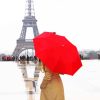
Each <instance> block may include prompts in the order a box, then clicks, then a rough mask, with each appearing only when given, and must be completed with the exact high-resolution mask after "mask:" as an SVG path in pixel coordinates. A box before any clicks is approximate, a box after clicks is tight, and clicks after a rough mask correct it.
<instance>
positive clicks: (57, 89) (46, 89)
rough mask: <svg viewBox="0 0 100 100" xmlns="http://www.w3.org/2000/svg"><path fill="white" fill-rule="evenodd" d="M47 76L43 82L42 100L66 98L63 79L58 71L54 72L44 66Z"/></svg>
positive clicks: (62, 99)
mask: <svg viewBox="0 0 100 100" xmlns="http://www.w3.org/2000/svg"><path fill="white" fill-rule="evenodd" d="M44 72H45V76H44V78H43V81H42V83H41V86H40V88H41V95H40V100H65V99H64V89H63V84H62V80H61V78H60V76H59V74H57V73H52V72H51V71H50V70H49V69H47V67H45V66H44Z"/></svg>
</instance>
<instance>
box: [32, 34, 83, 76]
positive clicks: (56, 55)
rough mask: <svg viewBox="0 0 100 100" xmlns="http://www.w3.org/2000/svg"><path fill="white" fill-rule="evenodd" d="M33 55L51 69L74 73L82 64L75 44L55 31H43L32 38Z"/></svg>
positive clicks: (57, 71)
mask: <svg viewBox="0 0 100 100" xmlns="http://www.w3.org/2000/svg"><path fill="white" fill-rule="evenodd" d="M33 43H34V48H35V55H36V56H37V57H38V58H39V59H40V60H41V61H42V62H43V63H44V64H45V65H46V66H47V67H48V68H49V69H50V70H51V71H52V72H55V73H60V74H69V75H74V74H75V72H76V71H77V70H78V69H79V68H80V67H81V66H82V63H81V59H80V56H79V53H78V50H77V48H76V46H74V45H73V44H72V43H71V42H70V41H69V40H68V39H66V38H65V37H64V36H60V35H56V34H55V32H43V33H42V34H40V35H38V36H37V37H35V38H34V39H33Z"/></svg>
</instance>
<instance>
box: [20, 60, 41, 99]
mask: <svg viewBox="0 0 100 100" xmlns="http://www.w3.org/2000/svg"><path fill="white" fill-rule="evenodd" d="M18 66H19V68H20V69H21V73H22V77H23V79H24V82H25V87H26V92H27V94H28V100H35V99H34V96H33V94H34V93H35V92H36V91H37V87H36V86H37V84H36V82H37V81H38V78H39V72H40V68H39V67H38V61H37V63H34V62H33V61H30V62H29V63H27V60H23V61H21V63H20V62H19V63H18Z"/></svg>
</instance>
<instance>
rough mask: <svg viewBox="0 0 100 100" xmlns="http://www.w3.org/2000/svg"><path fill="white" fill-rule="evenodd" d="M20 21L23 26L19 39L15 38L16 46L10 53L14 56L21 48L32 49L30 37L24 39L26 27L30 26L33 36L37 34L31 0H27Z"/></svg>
mask: <svg viewBox="0 0 100 100" xmlns="http://www.w3.org/2000/svg"><path fill="white" fill-rule="evenodd" d="M22 22H23V26H22V30H21V34H20V37H19V39H18V40H17V46H16V48H15V50H14V52H13V54H12V55H13V56H15V57H18V56H19V54H20V53H21V52H22V51H23V50H26V49H33V42H32V39H26V33H27V28H29V27H31V28H32V30H33V35H34V37H36V36H37V35H38V34H39V32H38V27H37V20H36V18H35V11H34V5H33V0H27V6H26V14H25V17H24V19H23V20H22Z"/></svg>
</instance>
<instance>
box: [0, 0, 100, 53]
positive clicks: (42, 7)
mask: <svg viewBox="0 0 100 100" xmlns="http://www.w3.org/2000/svg"><path fill="white" fill-rule="evenodd" d="M25 3H26V0H6V1H5V0H0V53H1V52H10V53H11V52H13V50H14V48H15V47H16V40H17V39H18V38H19V36H20V33H21V28H22V19H23V18H24V16H25ZM34 6H35V16H36V19H37V20H38V22H37V25H38V29H39V32H40V33H41V32H43V31H55V32H57V33H58V34H60V35H64V36H66V37H67V38H68V39H69V40H70V41H71V42H72V43H73V44H75V45H76V46H77V48H78V49H79V50H83V49H94V50H99V49H100V46H99V43H100V39H99V37H100V1H99V0H34ZM30 37H32V38H33V36H30Z"/></svg>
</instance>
